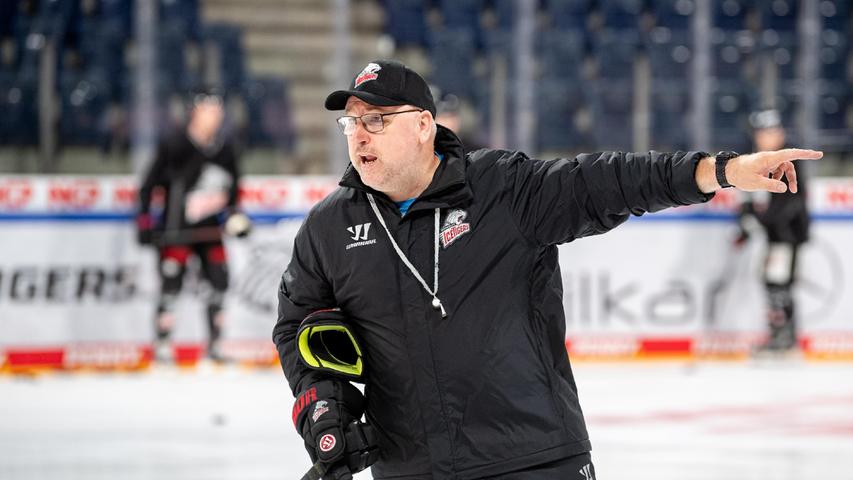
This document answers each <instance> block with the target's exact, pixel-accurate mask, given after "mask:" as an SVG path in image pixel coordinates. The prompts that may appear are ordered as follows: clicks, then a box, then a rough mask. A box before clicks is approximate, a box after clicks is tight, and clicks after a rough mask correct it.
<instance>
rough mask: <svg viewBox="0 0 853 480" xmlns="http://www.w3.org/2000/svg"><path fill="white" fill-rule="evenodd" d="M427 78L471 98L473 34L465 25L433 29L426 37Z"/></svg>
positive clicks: (461, 95)
mask: <svg viewBox="0 0 853 480" xmlns="http://www.w3.org/2000/svg"><path fill="white" fill-rule="evenodd" d="M429 55H430V60H431V62H432V65H433V69H432V74H431V75H430V80H431V82H432V83H434V84H435V85H437V86H438V87H439V88H440V89H441V91H442V92H444V93H452V94H454V95H457V96H460V97H465V98H470V97H471V95H472V93H473V92H472V91H471V89H472V88H473V87H474V78H473V71H472V70H471V65H472V64H473V63H474V57H475V46H474V34H473V32H471V31H470V30H468V29H464V28H457V29H449V28H448V29H441V30H433V31H432V32H431V35H430V39H429Z"/></svg>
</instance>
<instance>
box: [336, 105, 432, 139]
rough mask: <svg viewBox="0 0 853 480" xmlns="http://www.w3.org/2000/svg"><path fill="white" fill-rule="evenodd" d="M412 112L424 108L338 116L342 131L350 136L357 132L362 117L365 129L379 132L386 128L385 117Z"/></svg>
mask: <svg viewBox="0 0 853 480" xmlns="http://www.w3.org/2000/svg"><path fill="white" fill-rule="evenodd" d="M411 112H423V110H403V111H402V112H391V113H365V114H364V115H362V116H360V117H353V116H349V115H347V116H344V117H338V127H339V128H340V129H341V133H343V134H344V135H346V136H350V135H352V134H353V133H355V126H356V124H357V123H358V120H359V119H361V124H362V125H364V129H365V130H367V131H368V132H370V133H379V132H381V131H382V130H384V129H385V117H387V116H389V115H397V114H400V113H411Z"/></svg>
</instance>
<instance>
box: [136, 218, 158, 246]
mask: <svg viewBox="0 0 853 480" xmlns="http://www.w3.org/2000/svg"><path fill="white" fill-rule="evenodd" d="M136 240H137V241H138V242H139V244H140V245H150V244H151V243H153V241H154V220H153V219H152V218H151V215H150V214H148V213H140V214H139V215H137V216H136Z"/></svg>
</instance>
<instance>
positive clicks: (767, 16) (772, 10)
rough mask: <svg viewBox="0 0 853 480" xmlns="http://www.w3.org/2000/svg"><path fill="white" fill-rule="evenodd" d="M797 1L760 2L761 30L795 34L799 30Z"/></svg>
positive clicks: (769, 0) (776, 0)
mask: <svg viewBox="0 0 853 480" xmlns="http://www.w3.org/2000/svg"><path fill="white" fill-rule="evenodd" d="M797 4H798V1H797V0H759V1H758V11H759V12H760V15H761V28H762V29H764V30H779V31H787V32H793V31H794V30H796V28H797V11H798V9H799V7H798V5H797Z"/></svg>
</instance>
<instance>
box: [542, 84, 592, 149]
mask: <svg viewBox="0 0 853 480" xmlns="http://www.w3.org/2000/svg"><path fill="white" fill-rule="evenodd" d="M582 88H583V84H582V83H581V82H573V81H565V80H543V81H540V82H539V83H538V84H537V86H536V117H537V121H536V123H537V128H536V143H537V148H538V150H539V151H543V150H566V149H573V148H577V147H579V146H581V145H582V144H583V143H584V141H583V135H582V133H581V132H580V130H579V129H578V127H577V124H576V122H575V117H576V115H577V113H578V110H580V109H581V108H582V107H583V104H584V101H583V100H584V93H583V91H582Z"/></svg>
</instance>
